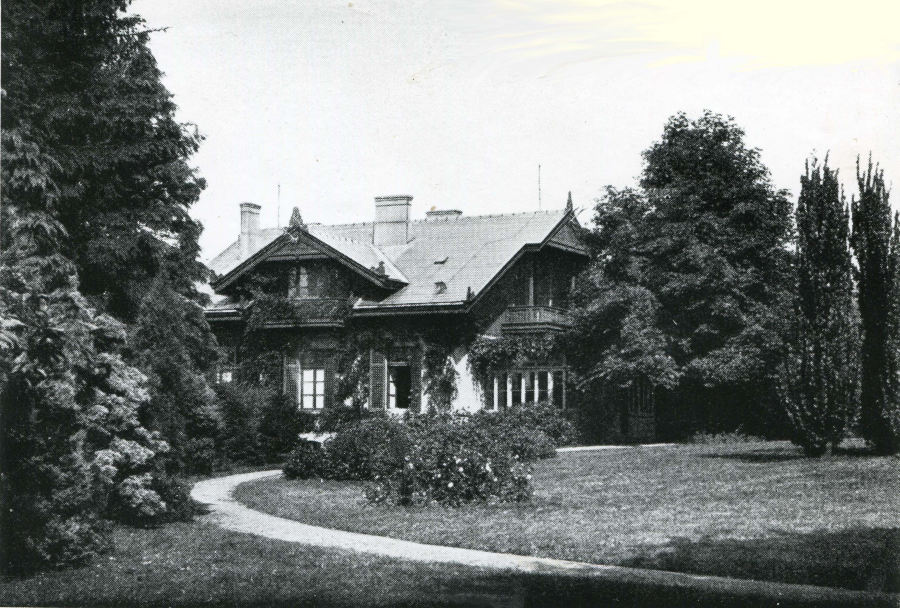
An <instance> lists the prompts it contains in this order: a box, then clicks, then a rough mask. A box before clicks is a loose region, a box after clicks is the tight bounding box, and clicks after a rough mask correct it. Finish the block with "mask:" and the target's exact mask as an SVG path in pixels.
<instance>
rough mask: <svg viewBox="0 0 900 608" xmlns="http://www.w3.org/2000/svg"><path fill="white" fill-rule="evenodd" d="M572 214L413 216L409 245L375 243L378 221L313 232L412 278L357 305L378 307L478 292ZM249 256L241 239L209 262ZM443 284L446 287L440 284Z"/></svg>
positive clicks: (268, 236)
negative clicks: (377, 298)
mask: <svg viewBox="0 0 900 608" xmlns="http://www.w3.org/2000/svg"><path fill="white" fill-rule="evenodd" d="M565 216H566V211H565V210H564V209H559V210H555V211H537V212H531V213H514V214H507V215H480V216H465V215H463V216H456V217H452V216H451V217H443V218H440V219H426V220H415V221H411V222H410V226H409V242H408V243H407V244H406V245H400V246H396V247H384V248H381V249H379V248H377V247H375V246H374V245H372V244H371V243H372V233H373V224H372V223H371V222H368V223H359V224H336V225H329V226H325V225H321V224H312V225H310V226H309V227H308V231H309V233H310V234H311V235H312V236H314V237H316V238H318V239H320V240H321V241H323V242H324V243H326V244H328V245H329V246H331V247H333V248H335V249H337V250H338V251H340V252H341V253H343V254H344V255H346V256H347V257H349V258H351V259H353V260H355V261H357V262H358V263H360V264H361V265H363V266H364V267H366V268H371V267H373V266H377V265H378V262H379V261H384V262H385V269H386V270H387V272H388V276H391V275H394V276H392V277H391V278H397V280H399V281H401V282H403V283H406V285H405V286H404V287H402V288H400V289H399V290H398V291H396V292H394V293H392V294H391V295H389V296H388V297H387V298H385V299H384V300H382V301H380V302H359V303H358V304H357V305H356V308H357V309H378V308H383V307H402V306H420V305H441V304H450V303H458V302H463V301H465V300H466V297H467V294H468V293H469V291H470V290H471V292H472V293H473V294H478V293H479V292H480V291H481V290H482V289H483V288H484V287H485V286H486V285H487V284H488V283H489V282H490V281H491V280H492V279H493V278H494V277H495V276H496V275H497V274H498V273H499V272H500V270H502V269H503V268H504V266H506V264H507V263H508V262H509V261H510V260H512V259H513V258H514V257H515V256H516V254H517V253H519V252H520V251H521V250H522V249H523V248H524V247H526V246H528V245H540V244H541V243H543V242H544V241H545V240H546V239H547V237H549V236H550V234H551V233H552V232H553V231H554V229H555V228H557V226H559V224H560V222H561V221H562V220H563V218H565ZM284 230H285V229H283V228H270V229H265V230H262V231H261V234H260V236H259V237H258V242H257V248H256V250H257V251H258V250H260V249H262V248H263V247H265V246H266V245H268V244H269V243H271V242H272V241H274V240H275V239H276V238H278V237H279V236H280V235H281V234H283V233H284ZM252 253H255V252H252ZM252 253H251V255H252ZM242 261H243V260H242V259H241V258H240V248H239V245H238V243H237V242H235V243H233V244H232V245H231V246H229V247H228V248H227V249H225V251H223V252H222V253H221V254H219V255H218V256H216V257H215V258H214V259H213V260H212V261H211V262H210V263H209V266H210V268H212V269H213V270H214V271H215V272H216V273H218V274H220V275H225V274H227V273H228V272H230V271H231V270H233V269H234V268H236V267H237V266H238V265H239V264H240V263H241V262H242ZM401 277H402V278H401ZM437 283H442V284H443V286H442V287H441V288H438V287H436V284H437Z"/></svg>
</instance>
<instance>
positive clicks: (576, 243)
mask: <svg viewBox="0 0 900 608" xmlns="http://www.w3.org/2000/svg"><path fill="white" fill-rule="evenodd" d="M579 231H580V227H576V226H575V225H574V224H573V223H572V221H569V222H566V223H565V224H563V225H562V226H561V227H560V228H559V230H557V231H556V233H555V234H554V235H553V236H552V237H550V239H549V240H548V241H547V245H550V246H552V247H556V248H558V249H563V250H565V251H571V252H572V253H582V254H585V255H587V249H586V248H585V246H584V243H582V242H581V237H580V235H579V234H578V233H579Z"/></svg>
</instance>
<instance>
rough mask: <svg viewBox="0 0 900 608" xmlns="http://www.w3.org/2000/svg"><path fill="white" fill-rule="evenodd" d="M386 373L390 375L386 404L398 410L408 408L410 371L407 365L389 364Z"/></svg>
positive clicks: (410, 398)
mask: <svg viewBox="0 0 900 608" xmlns="http://www.w3.org/2000/svg"><path fill="white" fill-rule="evenodd" d="M388 373H389V375H390V386H389V387H388V405H389V406H390V407H392V408H397V409H399V410H408V409H409V406H410V403H411V401H412V373H411V371H410V367H409V365H406V364H404V365H391V366H390V367H389V368H388Z"/></svg>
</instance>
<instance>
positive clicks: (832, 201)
mask: <svg viewBox="0 0 900 608" xmlns="http://www.w3.org/2000/svg"><path fill="white" fill-rule="evenodd" d="M849 238H850V211H849V209H848V207H847V205H846V202H845V200H844V197H843V194H842V192H841V186H840V183H839V182H838V174H837V171H832V170H831V169H829V168H828V159H827V158H826V159H825V163H824V165H822V166H819V165H818V164H817V162H816V161H815V160H813V164H812V166H811V167H810V165H809V163H808V162H807V164H806V173H805V175H803V176H801V177H800V197H799V199H798V201H797V255H796V273H797V278H796V296H795V306H794V308H795V318H794V323H795V327H794V329H793V332H792V334H791V339H790V341H789V345H788V349H787V350H788V356H787V358H786V366H785V372H786V373H785V384H786V386H787V387H788V390H787V394H786V401H787V407H788V416H789V418H790V421H791V425H792V428H793V436H792V438H793V440H794V441H795V442H796V443H797V444H799V445H801V446H802V447H803V448H804V450H805V451H806V453H807V454H810V455H821V454H822V453H824V451H825V449H826V447H827V445H829V444H830V445H831V446H832V447H836V446H837V445H838V444H839V443H840V441H841V439H843V436H844V432H845V429H846V427H847V424H848V422H849V421H850V420H851V419H852V416H853V414H854V412H855V404H856V400H857V377H858V365H857V360H858V350H857V347H858V335H857V334H858V332H857V330H856V318H855V315H854V307H853V284H852V277H851V261H850V243H849Z"/></svg>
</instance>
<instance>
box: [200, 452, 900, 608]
mask: <svg viewBox="0 0 900 608" xmlns="http://www.w3.org/2000/svg"><path fill="white" fill-rule="evenodd" d="M278 475H281V471H280V470H273V471H259V472H255V473H244V474H240V475H229V476H227V477H218V478H214V479H207V480H203V481H199V482H197V483H196V484H195V485H194V488H193V490H192V491H191V498H193V499H194V500H195V501H197V502H198V503H202V504H204V505H206V506H207V507H208V508H209V512H208V514H207V515H206V516H205V518H207V520H208V521H210V522H211V523H214V524H216V525H218V526H221V527H223V528H225V529H227V530H232V531H234V532H242V533H246V534H253V535H256V536H262V537H265V538H271V539H276V540H281V541H287V542H294V543H302V544H305V545H311V546H315V547H327V548H333V549H343V550H346V551H355V552H361V553H369V554H375V555H381V556H386V557H393V558H397V559H404V560H414V561H421V562H430V563H454V564H462V565H467V566H474V567H479V568H488V569H494V570H507V571H513V572H519V573H530V574H549V575H560V576H574V577H579V578H581V577H584V578H590V579H592V580H595V581H598V582H601V583H602V582H604V581H606V582H609V583H610V584H614V585H616V586H617V587H623V586H624V587H636V588H656V589H660V590H666V591H668V592H672V591H676V592H680V593H686V594H688V595H695V594H696V595H698V596H700V597H706V598H710V597H718V598H723V599H725V598H732V599H736V598H741V599H743V600H745V601H746V600H752V601H753V602H754V603H755V602H757V601H761V602H762V604H760V605H763V604H765V605H769V604H771V605H776V604H779V605H782V606H785V605H791V604H795V605H804V606H848V605H854V606H893V605H896V602H897V596H896V595H893V594H886V593H868V592H857V591H848V590H843V589H833V588H828V587H814V586H811V585H790V584H784V583H768V582H762V581H752V580H740V579H729V578H723V577H715V576H698V575H693V574H682V573H678V572H664V571H661V570H642V569H638V568H625V567H621V566H604V565H600V564H587V563H583V562H573V561H566V560H559V559H550V558H542V557H531V556H525V555H512V554H506V553H491V552H489V551H479V550H475V549H462V548H459V547H443V546H438V545H425V544H421V543H415V542H411V541H406V540H400V539H396V538H387V537H383V536H373V535H369V534H359V533H356V532H346V531H342V530H332V529H328V528H320V527H318V526H310V525H308V524H304V523H300V522H297V521H293V520H289V519H284V518H281V517H275V516H272V515H268V514H266V513H262V512H260V511H255V510H253V509H249V508H247V507H245V506H244V505H242V504H240V503H239V502H237V501H236V500H235V499H234V498H233V492H234V489H235V488H236V487H237V486H239V485H240V484H242V483H247V482H250V481H256V480H259V479H265V478H269V477H276V476H278ZM679 590H680V591H679Z"/></svg>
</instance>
